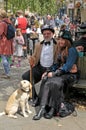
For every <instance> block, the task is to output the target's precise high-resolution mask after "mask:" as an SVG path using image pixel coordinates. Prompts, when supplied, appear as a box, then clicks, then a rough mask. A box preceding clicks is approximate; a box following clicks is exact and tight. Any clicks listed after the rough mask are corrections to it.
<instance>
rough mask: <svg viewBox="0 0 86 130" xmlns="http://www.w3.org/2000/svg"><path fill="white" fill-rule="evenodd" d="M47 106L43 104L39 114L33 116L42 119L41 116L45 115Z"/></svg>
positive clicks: (35, 118)
mask: <svg viewBox="0 0 86 130" xmlns="http://www.w3.org/2000/svg"><path fill="white" fill-rule="evenodd" d="M44 112H45V106H42V107H41V108H40V110H39V112H38V114H37V115H35V116H34V117H33V120H40V118H41V117H42V116H43V115H44Z"/></svg>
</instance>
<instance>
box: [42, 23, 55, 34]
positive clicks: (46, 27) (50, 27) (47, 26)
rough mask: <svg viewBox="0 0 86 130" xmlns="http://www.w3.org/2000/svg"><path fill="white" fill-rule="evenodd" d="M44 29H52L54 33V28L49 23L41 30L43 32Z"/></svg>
mask: <svg viewBox="0 0 86 130" xmlns="http://www.w3.org/2000/svg"><path fill="white" fill-rule="evenodd" d="M44 30H50V31H51V32H52V33H54V28H53V27H52V26H49V25H44V26H43V27H42V29H41V32H42V33H43V31H44Z"/></svg>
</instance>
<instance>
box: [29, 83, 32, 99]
mask: <svg viewBox="0 0 86 130" xmlns="http://www.w3.org/2000/svg"><path fill="white" fill-rule="evenodd" d="M29 88H30V98H32V84H31V83H30V86H29Z"/></svg>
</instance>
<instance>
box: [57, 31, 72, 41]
mask: <svg viewBox="0 0 86 130" xmlns="http://www.w3.org/2000/svg"><path fill="white" fill-rule="evenodd" d="M59 37H61V38H63V39H67V40H69V41H70V42H71V43H72V42H73V41H72V35H71V32H70V31H67V30H62V31H60V33H59Z"/></svg>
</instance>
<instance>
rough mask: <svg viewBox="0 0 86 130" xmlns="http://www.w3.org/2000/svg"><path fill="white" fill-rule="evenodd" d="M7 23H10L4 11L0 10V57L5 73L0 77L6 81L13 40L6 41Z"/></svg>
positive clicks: (8, 76) (8, 73)
mask: <svg viewBox="0 0 86 130" xmlns="http://www.w3.org/2000/svg"><path fill="white" fill-rule="evenodd" d="M4 21H6V22H4ZM7 23H11V21H10V20H9V18H7V13H6V11H5V10H2V9H0V55H1V58H2V64H3V67H4V71H5V72H4V74H3V75H2V76H1V77H2V78H6V79H8V78H10V63H9V57H10V56H11V55H12V54H13V39H10V40H8V39H7V37H6V33H7V26H8V25H7Z"/></svg>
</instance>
